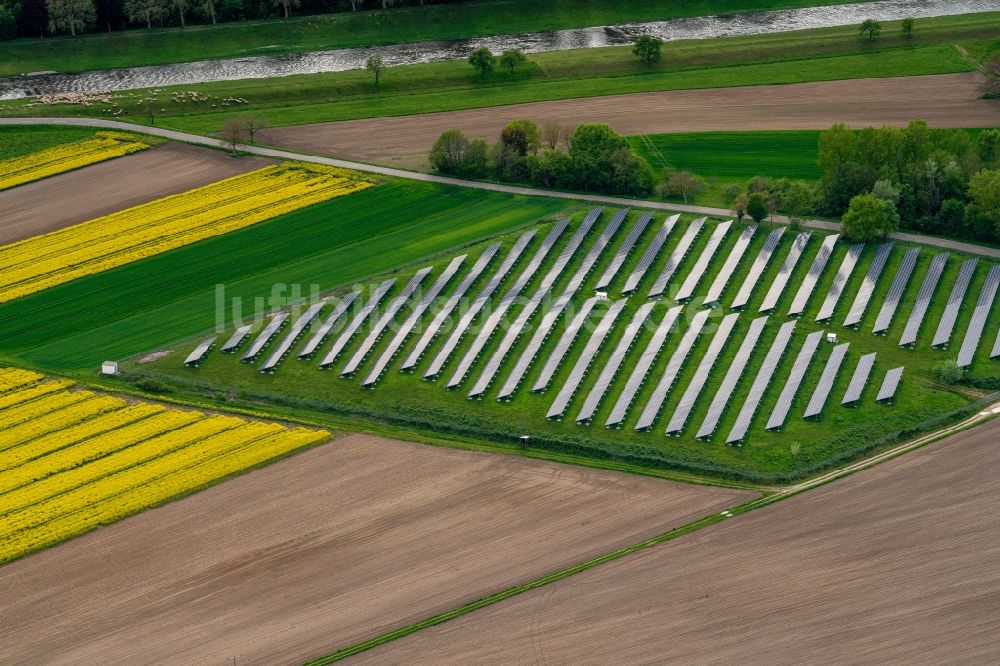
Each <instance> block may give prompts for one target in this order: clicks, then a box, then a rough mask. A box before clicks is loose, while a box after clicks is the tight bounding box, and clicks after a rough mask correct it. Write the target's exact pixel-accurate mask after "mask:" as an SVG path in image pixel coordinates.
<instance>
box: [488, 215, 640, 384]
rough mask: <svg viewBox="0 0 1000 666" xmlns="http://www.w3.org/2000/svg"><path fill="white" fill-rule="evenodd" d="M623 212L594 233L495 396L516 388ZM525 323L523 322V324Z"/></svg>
mask: <svg viewBox="0 0 1000 666" xmlns="http://www.w3.org/2000/svg"><path fill="white" fill-rule="evenodd" d="M625 213H626V211H624V210H619V211H618V212H616V213H615V215H613V216H612V218H611V221H610V222H608V224H607V226H605V227H604V229H603V230H602V231H601V235H600V236H598V237H597V240H596V241H594V244H593V245H592V246H591V247H590V250H589V251H588V252H587V254H586V256H584V258H583V262H582V263H581V264H580V267H579V268H577V270H576V273H574V274H573V277H572V278H570V280H569V282H568V283H567V285H566V288H565V289H563V293H562V294H560V295H559V298H557V299H556V300H555V302H554V303H553V304H552V307H551V308H549V310H548V312H546V313H545V316H544V317H542V321H541V322H540V323H539V325H538V328H537V329H536V330H535V332H534V334H533V335H532V336H531V340H530V341H529V342H528V346H527V347H525V349H524V351H523V352H522V353H521V356H520V357H519V358H518V359H517V362H516V363H515V364H514V369H513V370H511V372H510V375H509V376H508V377H507V380H506V381H505V382H504V384H503V387H502V388H501V389H500V395H499V396H498V398H501V399H503V398H509V397H510V396H512V395H514V391H515V390H517V386H518V384H520V383H521V380H522V379H524V375H525V373H526V372H527V371H528V368H529V367H531V364H532V363H533V362H534V360H535V356H537V355H538V350H539V349H541V348H542V344H543V343H544V342H545V339H546V338H547V337H548V335H549V333H550V332H551V331H552V327H553V326H555V324H556V321H558V320H559V316H560V315H561V314H562V311H563V310H564V309H566V306H568V305H569V303H570V301H572V300H573V296H575V295H576V292H577V291H579V290H580V287H581V286H583V281H584V280H586V279H587V275H589V274H590V271H592V270H593V269H594V266H595V265H596V264H597V260H598V259H599V258H600V257H601V254H602V253H603V252H604V250H605V248H607V246H608V245H609V244H610V243H611V239H612V238H613V237H614V235H615V233H617V232H618V229H620V228H621V225H622V222H623V221H624V220H625ZM536 296H538V294H536ZM545 296H546V294H541V295H540V296H539V297H538V300H537V301H536V304H535V305H534V307H535V308H537V307H538V306H540V305H541V302H542V300H543V299H544V298H545ZM530 305H532V303H529V304H528V305H526V306H525V309H524V310H522V311H521V314H520V315H519V316H518V321H520V322H524V324H527V322H528V320H529V318H530V317H531V312H529V311H528V306H530ZM524 324H522V326H523V325H524ZM516 325H517V322H515V326H516ZM508 334H509V332H508ZM514 339H516V336H514V338H513V339H512V342H513V340H514ZM501 346H503V345H501ZM502 360H503V357H501V361H502ZM488 385H489V382H487V383H486V385H482V384H481V383H479V382H477V386H480V387H481V388H482V389H483V391H485V388H486V386H488Z"/></svg>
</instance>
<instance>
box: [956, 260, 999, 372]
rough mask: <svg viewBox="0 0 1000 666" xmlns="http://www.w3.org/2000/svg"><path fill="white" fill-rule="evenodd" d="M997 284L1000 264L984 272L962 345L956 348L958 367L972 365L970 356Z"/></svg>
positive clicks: (974, 352) (995, 293)
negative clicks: (983, 278)
mask: <svg viewBox="0 0 1000 666" xmlns="http://www.w3.org/2000/svg"><path fill="white" fill-rule="evenodd" d="M998 285H1000V265H997V266H992V267H991V268H990V272H989V273H987V274H986V281H985V282H984V283H983V289H982V291H980V292H979V300H978V301H977V302H976V309H975V310H973V311H972V321H970V322H969V327H968V328H967V329H965V339H964V340H962V347H961V348H960V349H959V350H958V367H960V368H965V367H968V366H970V365H972V358H973V357H974V356H975V355H976V349H977V348H978V347H979V339H980V338H981V337H982V336H983V329H984V328H985V327H986V319H987V318H988V317H989V315H990V308H992V307H993V300H994V299H995V298H996V295H997V286H998Z"/></svg>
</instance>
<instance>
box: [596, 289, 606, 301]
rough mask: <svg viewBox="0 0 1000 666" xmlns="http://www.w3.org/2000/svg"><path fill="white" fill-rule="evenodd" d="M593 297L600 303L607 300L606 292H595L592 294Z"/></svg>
mask: <svg viewBox="0 0 1000 666" xmlns="http://www.w3.org/2000/svg"><path fill="white" fill-rule="evenodd" d="M594 296H595V297H596V298H597V299H598V300H601V301H606V300H608V292H606V291H597V292H594Z"/></svg>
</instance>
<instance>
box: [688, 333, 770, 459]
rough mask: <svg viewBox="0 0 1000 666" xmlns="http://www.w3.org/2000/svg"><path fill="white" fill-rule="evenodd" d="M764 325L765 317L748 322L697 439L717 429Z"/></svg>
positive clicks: (709, 434)
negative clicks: (748, 325) (747, 326)
mask: <svg viewBox="0 0 1000 666" xmlns="http://www.w3.org/2000/svg"><path fill="white" fill-rule="evenodd" d="M766 323H767V317H758V318H757V319H754V320H753V321H752V322H750V327H749V328H748V329H747V332H746V334H745V335H744V336H743V342H741V343H740V348H739V349H738V350H737V351H736V356H735V357H734V358H733V362H732V363H730V364H729V369H728V370H726V376H725V377H723V378H722V383H721V384H720V385H719V389H718V390H717V391H716V392H715V396H714V397H713V398H712V402H711V404H709V406H708V413H707V414H705V420H704V421H702V422H701V427H700V428H698V434H697V435H695V437H697V438H698V439H701V438H702V437H709V436H711V435H712V433H713V432H715V429H716V428H717V427H718V425H719V419H721V418H722V413H723V412H724V411H726V406H727V405H728V404H729V399H730V398H731V397H732V396H733V391H734V390H736V384H737V383H738V382H739V381H740V376H742V375H743V371H744V370H745V369H746V367H747V362H748V361H749V360H750V355H751V354H753V350H754V347H756V346H757V340H758V339H759V338H760V334H761V333H763V332H764V325H765V324H766Z"/></svg>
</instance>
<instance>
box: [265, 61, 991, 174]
mask: <svg viewBox="0 0 1000 666" xmlns="http://www.w3.org/2000/svg"><path fill="white" fill-rule="evenodd" d="M981 93H982V77H981V76H980V75H979V74H945V75H937V76H909V77H899V78H888V79H860V80H847V81H827V82H821V83H799V84H794V85H785V86H751V87H744V88H715V89H706V90H677V91H670V92H655V93H637V94H630V95H611V96H607V97H588V98H582V99H568V100H558V101H552V102H536V103H532V104H512V105H510V106H500V107H492V108H485V109H469V110H465V111H450V112H446V113H429V114H423V115H420V116H398V117H392V118H371V119H366V120H350V121H345V122H337V123H320V124H315V125H298V126H291V127H280V128H274V129H270V130H266V131H265V132H263V133H262V137H263V141H264V143H267V144H269V145H272V146H275V147H280V148H287V149H291V150H298V151H302V152H313V153H323V154H327V155H332V156H336V157H345V158H348V157H349V158H352V159H357V160H361V161H367V162H378V163H383V164H389V165H391V166H399V167H422V166H426V161H427V160H426V157H427V153H428V152H429V151H430V148H431V145H433V143H434V141H435V139H437V138H438V136H439V135H440V134H441V132H443V131H445V130H447V129H451V128H453V127H454V128H458V129H460V130H462V131H463V132H465V133H466V134H468V135H470V136H474V137H482V138H485V139H488V140H489V141H496V140H497V137H498V136H499V135H500V130H501V129H503V126H504V125H506V124H507V123H508V122H509V121H511V120H514V119H517V118H530V119H532V120H535V121H536V122H538V123H539V124H541V123H544V122H546V121H549V120H555V121H558V122H559V123H560V124H562V125H565V126H567V127H570V128H572V127H575V126H577V125H579V124H581V123H607V124H609V125H611V126H612V127H613V128H614V129H615V130H617V131H618V132H619V133H621V134H655V133H660V132H707V131H723V130H791V129H826V128H828V127H830V126H831V125H833V124H834V123H847V124H848V125H851V126H854V127H866V126H870V125H871V126H880V125H885V124H892V125H905V124H906V123H908V122H909V121H910V120H913V119H914V118H922V119H924V120H926V121H927V122H928V124H930V125H931V126H932V127H996V126H1000V100H982V99H977V98H978V97H979V96H980V94H981Z"/></svg>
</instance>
